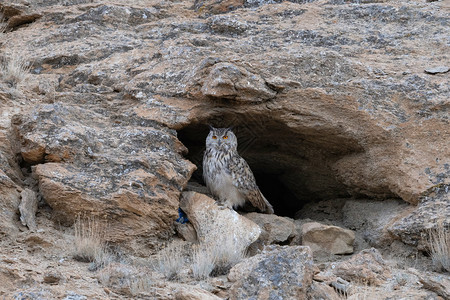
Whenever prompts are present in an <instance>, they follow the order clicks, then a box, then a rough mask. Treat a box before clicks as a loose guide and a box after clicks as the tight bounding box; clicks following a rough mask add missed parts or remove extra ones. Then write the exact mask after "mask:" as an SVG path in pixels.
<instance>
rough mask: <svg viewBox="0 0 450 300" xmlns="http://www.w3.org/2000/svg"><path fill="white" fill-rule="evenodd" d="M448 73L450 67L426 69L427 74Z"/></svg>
mask: <svg viewBox="0 0 450 300" xmlns="http://www.w3.org/2000/svg"><path fill="white" fill-rule="evenodd" d="M448 71H450V67H446V66H439V67H434V68H428V69H425V73H428V74H433V75H434V74H439V73H447V72H448Z"/></svg>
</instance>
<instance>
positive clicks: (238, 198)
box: [203, 128, 273, 214]
mask: <svg viewBox="0 0 450 300" xmlns="http://www.w3.org/2000/svg"><path fill="white" fill-rule="evenodd" d="M203 178H204V179H205V182H206V185H207V187H208V188H209V190H210V191H211V193H212V194H213V195H214V196H216V197H217V198H218V199H219V201H220V202H222V203H223V204H224V205H225V206H227V207H229V208H236V207H238V206H242V205H243V204H244V203H245V202H246V201H249V202H250V203H251V204H252V205H253V206H254V207H256V208H257V209H259V210H260V211H261V212H265V213H269V214H272V213H273V208H272V205H270V203H269V201H267V199H266V198H265V197H264V196H263V194H262V193H261V191H260V190H259V188H258V186H257V185H256V181H255V177H254V176H253V173H252V171H251V170H250V167H249V165H248V164H247V162H246V161H245V160H244V159H243V158H242V157H241V156H239V154H238V152H237V138H236V136H235V135H234V133H233V132H232V131H231V129H229V128H211V131H210V132H209V134H208V137H207V138H206V151H205V154H204V156H203Z"/></svg>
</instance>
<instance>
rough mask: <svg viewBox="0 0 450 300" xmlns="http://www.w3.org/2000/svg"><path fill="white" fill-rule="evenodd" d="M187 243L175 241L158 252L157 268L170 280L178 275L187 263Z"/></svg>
mask: <svg viewBox="0 0 450 300" xmlns="http://www.w3.org/2000/svg"><path fill="white" fill-rule="evenodd" d="M184 256H185V245H183V244H182V243H177V242H173V243H172V244H170V245H169V246H167V247H166V248H164V249H162V250H161V251H159V253H158V257H157V261H156V263H155V269H157V270H158V271H159V272H160V273H162V274H164V276H165V277H166V278H167V279H169V280H174V279H176V278H177V277H178V274H179V272H180V270H181V269H182V268H183V266H184V265H185V259H184Z"/></svg>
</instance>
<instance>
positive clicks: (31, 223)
mask: <svg viewBox="0 0 450 300" xmlns="http://www.w3.org/2000/svg"><path fill="white" fill-rule="evenodd" d="M20 197H21V200H20V205H19V212H20V221H21V222H22V224H23V225H26V226H28V228H29V229H31V230H35V229H36V212H37V209H38V199H37V195H36V193H35V192H33V191H32V190H30V189H24V190H23V191H22V192H21V193H20Z"/></svg>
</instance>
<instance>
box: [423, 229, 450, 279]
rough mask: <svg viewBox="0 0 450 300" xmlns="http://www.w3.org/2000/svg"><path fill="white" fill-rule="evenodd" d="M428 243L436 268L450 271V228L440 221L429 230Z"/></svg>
mask: <svg viewBox="0 0 450 300" xmlns="http://www.w3.org/2000/svg"><path fill="white" fill-rule="evenodd" d="M428 244H429V247H430V256H431V260H432V262H433V266H434V267H435V268H436V270H437V271H444V272H450V228H448V226H445V225H444V224H443V222H442V221H440V222H438V224H437V226H436V228H433V229H430V230H428Z"/></svg>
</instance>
